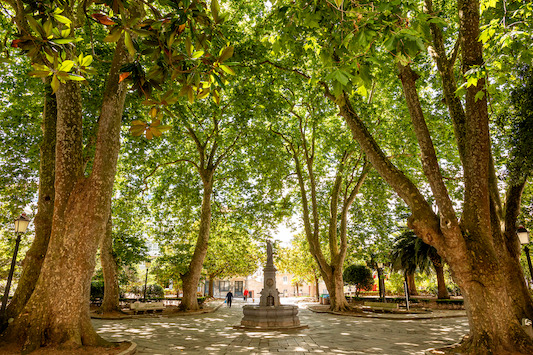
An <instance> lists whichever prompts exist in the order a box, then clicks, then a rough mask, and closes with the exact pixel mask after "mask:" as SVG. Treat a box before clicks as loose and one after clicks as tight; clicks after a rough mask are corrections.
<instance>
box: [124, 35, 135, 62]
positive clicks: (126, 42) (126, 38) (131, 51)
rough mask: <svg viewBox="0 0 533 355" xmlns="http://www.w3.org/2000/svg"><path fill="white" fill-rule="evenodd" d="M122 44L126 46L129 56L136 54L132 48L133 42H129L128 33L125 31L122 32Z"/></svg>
mask: <svg viewBox="0 0 533 355" xmlns="http://www.w3.org/2000/svg"><path fill="white" fill-rule="evenodd" d="M124 44H125V45H126V48H127V49H128V52H129V53H130V55H131V56H132V57H134V56H135V53H136V51H135V47H134V46H133V41H132V40H131V36H130V34H129V32H127V31H125V32H124Z"/></svg>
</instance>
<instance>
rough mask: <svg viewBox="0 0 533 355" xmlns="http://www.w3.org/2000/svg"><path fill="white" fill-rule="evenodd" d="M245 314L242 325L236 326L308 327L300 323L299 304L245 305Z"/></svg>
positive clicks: (270, 327) (258, 327)
mask: <svg viewBox="0 0 533 355" xmlns="http://www.w3.org/2000/svg"><path fill="white" fill-rule="evenodd" d="M243 314H244V317H243V318H242V320H241V325H240V326H237V327H236V328H245V329H271V330H280V329H302V328H307V326H302V325H300V319H299V318H298V306H293V305H280V306H257V305H245V306H243Z"/></svg>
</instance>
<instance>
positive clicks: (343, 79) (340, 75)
mask: <svg viewBox="0 0 533 355" xmlns="http://www.w3.org/2000/svg"><path fill="white" fill-rule="evenodd" d="M335 79H336V80H337V81H338V82H339V83H341V84H342V85H343V86H346V85H347V84H348V83H349V82H350V79H348V77H347V76H346V73H345V72H343V71H342V70H337V71H336V72H335Z"/></svg>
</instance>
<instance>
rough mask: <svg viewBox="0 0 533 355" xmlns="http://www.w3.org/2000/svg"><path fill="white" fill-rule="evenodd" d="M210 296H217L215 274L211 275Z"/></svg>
mask: <svg viewBox="0 0 533 355" xmlns="http://www.w3.org/2000/svg"><path fill="white" fill-rule="evenodd" d="M208 292H209V297H214V296H215V276H213V275H209V291H208Z"/></svg>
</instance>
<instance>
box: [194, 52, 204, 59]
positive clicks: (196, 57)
mask: <svg viewBox="0 0 533 355" xmlns="http://www.w3.org/2000/svg"><path fill="white" fill-rule="evenodd" d="M204 53H205V52H204V51H196V52H194V53H193V54H192V59H198V58H200V57H201V56H203V55H204Z"/></svg>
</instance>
